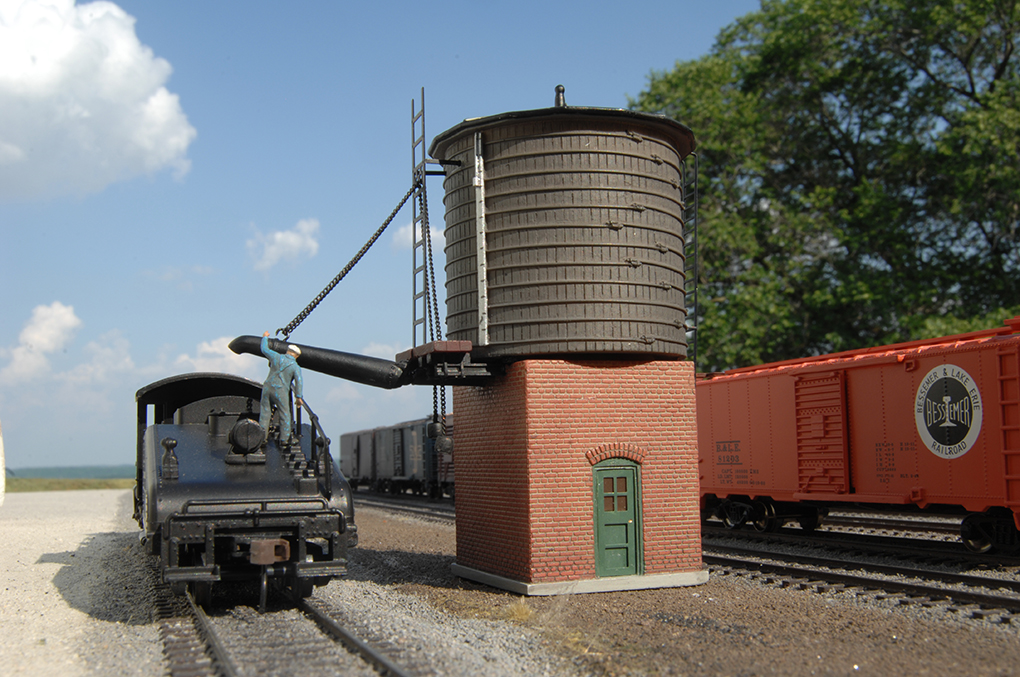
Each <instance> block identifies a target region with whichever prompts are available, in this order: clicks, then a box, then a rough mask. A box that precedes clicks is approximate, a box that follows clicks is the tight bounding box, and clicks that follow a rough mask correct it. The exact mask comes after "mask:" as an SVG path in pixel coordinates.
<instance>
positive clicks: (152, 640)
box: [0, 490, 162, 677]
mask: <svg viewBox="0 0 1020 677" xmlns="http://www.w3.org/2000/svg"><path fill="white" fill-rule="evenodd" d="M137 540H138V527H137V525H136V524H135V523H134V522H132V521H131V492H130V491H126V490H106V491H64V492H38V493H16V494H7V496H6V498H5V500H4V504H3V506H2V507H0V543H2V546H0V576H2V580H3V591H2V593H0V636H2V637H3V641H2V642H0V673H2V674H5V675H61V676H62V677H65V676H66V677H73V676H74V675H85V674H102V673H106V674H130V673H134V674H139V675H155V674H159V673H160V671H161V664H162V650H161V648H160V644H159V637H158V634H157V630H156V626H155V625H154V624H152V622H151V620H152V619H151V618H148V617H136V615H137V614H138V613H139V609H146V608H148V605H146V604H139V595H142V596H144V595H145V594H147V591H146V590H144V589H143V588H139V587H138V584H139V583H140V582H141V581H143V580H144V576H141V575H134V576H125V575H124V574H125V573H126V570H129V569H131V568H135V569H138V570H139V571H138V572H137V573H139V574H140V568H141V567H142V566H143V564H142V563H141V562H139V561H138V560H137V557H132V555H133V554H135V553H137V552H138V549H137V547H136V544H137Z"/></svg>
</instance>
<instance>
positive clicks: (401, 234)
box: [390, 223, 446, 256]
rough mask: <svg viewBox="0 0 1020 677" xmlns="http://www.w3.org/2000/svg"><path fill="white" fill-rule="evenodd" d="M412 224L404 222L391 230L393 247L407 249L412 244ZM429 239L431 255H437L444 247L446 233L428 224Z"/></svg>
mask: <svg viewBox="0 0 1020 677" xmlns="http://www.w3.org/2000/svg"><path fill="white" fill-rule="evenodd" d="M413 236H414V226H413V225H412V224H410V223H408V224H405V225H403V226H401V227H400V228H398V229H397V230H395V231H394V232H393V239H392V240H391V242H390V245H391V246H392V247H393V248H394V249H402V250H407V249H410V248H411V247H413V246H414V240H413V239H412V237H413ZM429 239H431V240H432V255H433V256H437V255H439V253H440V252H442V251H443V249H444V248H445V247H446V235H445V234H444V233H443V231H441V230H439V229H437V228H436V227H435V226H432V225H429Z"/></svg>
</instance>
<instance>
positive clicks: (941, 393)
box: [914, 364, 983, 458]
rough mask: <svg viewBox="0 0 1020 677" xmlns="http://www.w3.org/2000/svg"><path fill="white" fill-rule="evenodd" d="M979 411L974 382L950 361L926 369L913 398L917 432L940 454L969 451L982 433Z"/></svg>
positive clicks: (958, 455)
mask: <svg viewBox="0 0 1020 677" xmlns="http://www.w3.org/2000/svg"><path fill="white" fill-rule="evenodd" d="M982 412H983V409H982V407H981V393H980V392H979V391H978V387H977V382H976V381H975V380H974V379H972V378H971V377H970V374H968V373H967V372H966V371H964V370H963V369H961V368H960V367H957V366H956V365H953V364H944V365H940V366H938V367H935V368H934V369H932V370H931V371H929V372H928V375H927V376H925V377H924V379H923V380H922V381H921V385H919V386H918V388H917V397H916V398H914V420H915V421H916V422H917V434H918V435H920V436H921V439H922V440H923V441H924V444H925V446H927V447H928V449H929V450H930V451H931V452H932V453H933V454H935V455H936V456H939V457H941V458H959V457H961V456H963V455H964V454H966V453H967V452H968V451H970V448H971V447H973V446H974V442H976V441H977V438H978V435H979V434H980V433H981V419H982Z"/></svg>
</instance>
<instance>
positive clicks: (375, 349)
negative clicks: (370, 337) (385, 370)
mask: <svg viewBox="0 0 1020 677" xmlns="http://www.w3.org/2000/svg"><path fill="white" fill-rule="evenodd" d="M410 347H411V346H409V345H407V344H398V343H393V344H387V343H376V342H374V341H373V342H372V343H369V344H368V345H367V346H365V347H364V348H362V349H361V354H362V355H368V356H370V357H381V358H382V359H384V360H392V359H393V357H394V356H395V355H396V354H397V353H402V352H404V351H405V350H407V349H408V348H410Z"/></svg>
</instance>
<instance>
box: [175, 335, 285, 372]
mask: <svg viewBox="0 0 1020 677" xmlns="http://www.w3.org/2000/svg"><path fill="white" fill-rule="evenodd" d="M233 339H234V337H232V336H222V337H220V338H217V339H213V340H211V341H204V342H202V343H199V344H198V347H197V348H196V350H195V354H194V355H179V356H178V357H177V359H176V360H174V369H175V370H177V371H178V373H185V372H192V371H212V372H223V373H228V374H237V375H238V376H246V377H248V378H251V379H255V380H259V375H260V374H261V372H263V371H265V370H266V366H265V360H264V359H262V358H259V357H257V356H254V355H238V354H237V353H235V352H234V351H232V350H231V349H230V348H229V347H228V346H229V343H230V342H231V341H232V340H233ZM262 376H265V374H262Z"/></svg>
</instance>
